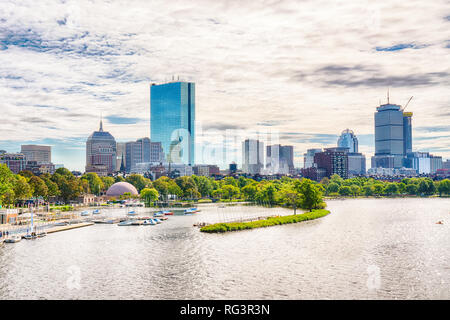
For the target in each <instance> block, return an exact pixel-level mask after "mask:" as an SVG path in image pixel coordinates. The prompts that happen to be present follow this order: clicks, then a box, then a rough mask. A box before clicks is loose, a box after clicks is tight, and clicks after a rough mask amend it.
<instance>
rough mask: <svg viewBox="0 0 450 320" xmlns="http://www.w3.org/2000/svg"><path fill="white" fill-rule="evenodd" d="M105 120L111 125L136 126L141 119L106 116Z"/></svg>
mask: <svg viewBox="0 0 450 320" xmlns="http://www.w3.org/2000/svg"><path fill="white" fill-rule="evenodd" d="M106 119H107V120H108V121H109V122H110V123H112V124H136V123H138V122H141V121H142V119H139V118H127V117H120V116H114V115H112V116H107V117H106Z"/></svg>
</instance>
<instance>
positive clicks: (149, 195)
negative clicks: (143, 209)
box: [140, 188, 159, 206]
mask: <svg viewBox="0 0 450 320" xmlns="http://www.w3.org/2000/svg"><path fill="white" fill-rule="evenodd" d="M140 196H141V199H144V200H145V204H146V205H147V206H150V204H151V203H152V202H154V201H156V200H158V198H159V193H158V191H157V190H156V189H155V188H144V189H142V190H141V193H140Z"/></svg>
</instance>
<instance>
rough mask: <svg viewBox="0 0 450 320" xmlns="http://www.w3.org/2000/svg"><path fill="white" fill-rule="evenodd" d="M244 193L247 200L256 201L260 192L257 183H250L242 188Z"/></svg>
mask: <svg viewBox="0 0 450 320" xmlns="http://www.w3.org/2000/svg"><path fill="white" fill-rule="evenodd" d="M241 192H242V194H243V195H244V197H245V199H246V200H249V201H255V200H256V193H257V192H258V188H257V187H256V185H255V184H248V185H246V186H245V187H243V188H242V189H241Z"/></svg>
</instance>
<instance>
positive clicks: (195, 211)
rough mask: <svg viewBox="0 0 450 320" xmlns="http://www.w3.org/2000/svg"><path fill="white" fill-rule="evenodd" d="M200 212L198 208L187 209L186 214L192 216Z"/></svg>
mask: <svg viewBox="0 0 450 320" xmlns="http://www.w3.org/2000/svg"><path fill="white" fill-rule="evenodd" d="M199 211H200V210H198V209H197V208H189V209H185V210H184V214H192V213H197V212H199Z"/></svg>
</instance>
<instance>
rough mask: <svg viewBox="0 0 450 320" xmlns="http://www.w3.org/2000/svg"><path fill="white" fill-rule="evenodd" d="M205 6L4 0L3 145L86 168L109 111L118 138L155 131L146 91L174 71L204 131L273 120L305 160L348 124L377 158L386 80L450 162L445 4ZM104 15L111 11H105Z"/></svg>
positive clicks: (423, 137) (416, 140) (416, 137)
mask: <svg viewBox="0 0 450 320" xmlns="http://www.w3.org/2000/svg"><path fill="white" fill-rule="evenodd" d="M202 3H204V2H201V1H200V2H196V3H192V4H181V3H179V4H173V5H171V6H170V8H169V7H168V6H164V3H163V2H154V3H152V5H149V4H147V3H144V2H141V3H140V5H139V6H137V7H139V10H136V8H137V7H130V6H128V7H124V5H123V4H120V3H113V4H111V3H109V4H108V3H100V2H99V3H95V4H91V3H90V5H86V3H84V2H83V1H79V2H77V3H74V2H56V1H55V2H53V3H52V2H49V3H48V4H42V5H41V4H40V5H39V7H37V6H33V2H22V3H21V5H20V6H19V5H18V4H17V2H16V1H4V2H2V3H1V4H0V12H1V14H2V17H4V20H2V22H1V27H2V33H3V34H4V37H2V39H0V46H1V51H0V59H1V60H0V61H2V62H3V63H2V67H0V68H1V74H2V76H1V81H0V88H1V90H2V93H3V95H2V96H3V97H4V101H3V105H2V111H4V117H5V118H6V119H8V121H6V123H5V125H3V126H2V127H1V128H0V133H1V135H0V136H1V137H2V139H1V140H0V149H4V150H7V151H8V152H19V151H20V145H22V144H43V145H50V146H52V158H53V162H54V163H64V164H65V165H66V167H68V168H70V169H72V170H80V171H83V170H82V169H83V168H84V165H85V161H84V158H85V141H86V139H87V137H88V136H89V134H90V133H91V132H92V131H93V130H94V129H95V128H97V127H98V120H99V118H100V114H101V113H103V115H105V118H104V125H105V127H107V128H108V131H109V132H110V133H111V134H112V135H113V136H114V137H116V139H117V141H118V142H126V141H132V140H136V139H137V138H139V137H149V136H150V133H149V130H148V128H149V119H148V112H149V110H148V106H149V104H150V98H149V90H150V89H149V86H150V85H151V83H152V82H156V83H161V82H164V80H170V78H172V75H176V76H178V75H179V76H180V77H181V80H182V81H192V82H195V83H196V84H197V87H196V96H197V101H196V109H197V113H196V117H197V119H198V120H199V122H201V123H202V124H203V128H204V129H205V131H206V132H211V133H213V132H214V130H218V131H220V130H225V129H227V128H230V129H240V128H245V129H249V130H254V131H256V130H261V129H267V128H273V129H274V130H278V131H279V132H280V143H281V144H287V145H293V146H294V150H295V155H294V156H295V165H296V166H298V167H301V163H302V154H303V153H304V152H306V150H307V149H311V148H317V147H320V148H322V147H332V146H335V145H336V140H337V138H338V136H339V133H340V132H341V131H342V130H343V129H345V128H350V129H352V130H353V131H354V132H355V133H356V135H357V136H358V139H359V148H360V150H359V151H360V152H362V153H363V154H365V155H366V159H368V160H367V161H369V159H370V157H371V156H372V155H373V154H374V149H375V148H374V143H373V141H374V132H373V125H374V124H373V113H374V112H375V110H376V107H377V106H378V105H379V104H380V100H381V103H385V99H386V98H385V92H386V91H387V89H388V88H389V87H390V88H391V90H390V96H391V97H390V100H391V102H392V103H395V104H399V105H402V106H404V105H405V104H406V102H407V101H408V99H409V97H410V96H412V95H414V99H413V100H412V101H411V103H410V104H409V106H408V109H407V110H409V111H413V112H414V117H413V132H412V136H413V149H414V150H419V151H429V152H431V153H433V154H437V155H441V156H442V157H443V159H448V158H450V150H449V149H450V148H449V145H450V126H449V125H448V123H449V121H448V120H449V118H450V113H449V99H448V98H449V94H448V89H447V88H448V85H449V80H448V79H449V67H450V65H449V62H448V59H444V58H445V57H446V55H448V52H449V51H448V50H450V48H449V47H450V44H449V42H448V39H447V38H448V37H447V32H446V30H448V27H449V26H450V12H448V11H446V7H445V2H444V1H440V2H438V1H437V2H435V4H434V6H426V5H425V4H422V3H420V2H408V3H402V2H400V1H389V2H386V3H384V4H383V5H376V4H372V3H370V2H369V1H367V2H362V3H359V4H354V3H353V4H350V3H339V4H337V3H332V2H330V3H328V4H326V5H324V6H322V7H326V8H327V9H326V10H322V11H318V10H313V9H314V7H316V6H317V3H315V2H304V3H301V4H299V3H297V2H293V1H292V2H289V1H283V2H279V3H272V2H265V3H264V4H258V3H253V4H245V5H242V4H240V5H237V4H232V3H228V2H227V3H224V2H217V3H214V4H211V5H208V6H204V5H202ZM49 6H51V10H50V9H49ZM87 8H89V10H87ZM388 8H391V9H389V10H388ZM392 8H395V9H396V10H392ZM105 10H107V11H108V12H111V13H112V15H111V16H104V15H101V14H99V13H100V12H103V11H105ZM49 12H51V14H48V13H49ZM238 12H239V14H237V13H238ZM112 17H114V19H112ZM169 17H170V18H169ZM306 18H307V19H306ZM262 19H266V20H268V21H270V23H267V25H266V24H262V23H261V21H262ZM392 21H395V23H392ZM411 21H414V23H413V24H412V23H411ZM311 22H312V23H311ZM155 26H156V27H155ZM180 26H183V28H184V29H185V31H186V32H184V33H183V35H182V36H180V35H179V28H180ZM153 28H155V30H154V31H152V29H153ZM149 30H150V31H149ZM208 34H214V37H212V38H211V37H204V35H208ZM175 42H176V43H177V44H179V45H178V46H173V45H172V44H174V43H175ZM434 61H440V63H439V64H436V63H435V62H434ZM49 66H51V68H49ZM355 89H356V90H355ZM356 92H357V93H356ZM211 136H213V134H211V135H210V136H203V137H202V139H203V141H198V143H199V144H200V143H203V142H206V143H208V142H209V141H213V139H212V137H211ZM368 167H369V166H368Z"/></svg>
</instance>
